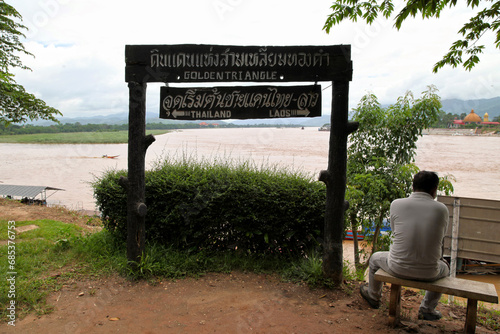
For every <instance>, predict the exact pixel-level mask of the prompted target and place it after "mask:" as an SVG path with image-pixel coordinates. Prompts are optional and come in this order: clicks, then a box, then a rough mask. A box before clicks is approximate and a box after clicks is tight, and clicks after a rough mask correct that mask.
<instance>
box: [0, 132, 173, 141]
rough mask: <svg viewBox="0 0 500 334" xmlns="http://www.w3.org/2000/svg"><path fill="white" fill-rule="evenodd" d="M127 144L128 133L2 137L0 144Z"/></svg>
mask: <svg viewBox="0 0 500 334" xmlns="http://www.w3.org/2000/svg"><path fill="white" fill-rule="evenodd" d="M167 132H169V131H168V130H147V131H146V133H147V134H152V135H161V134H164V133H167ZM127 142H128V131H110V132H69V133H37V134H25V135H2V136H0V143H18V144H123V143H127Z"/></svg>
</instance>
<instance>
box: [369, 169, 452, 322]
mask: <svg viewBox="0 0 500 334" xmlns="http://www.w3.org/2000/svg"><path fill="white" fill-rule="evenodd" d="M438 184H439V177H438V176H437V174H436V173H434V172H429V171H420V172H418V173H417V174H415V176H414V178H413V193H412V194H411V195H410V196H409V197H408V198H400V199H397V200H395V201H394V202H392V203H391V209H390V223H391V229H392V233H393V241H392V244H391V246H390V250H389V251H388V252H377V253H374V254H373V255H372V257H371V258H370V270H369V284H368V285H364V286H361V288H360V292H361V296H363V298H364V299H365V300H366V301H367V302H368V303H369V304H370V306H371V307H372V308H378V307H379V306H380V297H381V295H382V285H383V283H382V282H379V281H376V280H375V277H374V275H375V272H376V271H377V270H378V269H379V268H382V269H383V270H385V271H386V272H387V273H389V274H391V275H393V276H396V277H400V278H403V279H411V280H421V281H435V280H437V279H439V278H442V277H446V276H448V275H449V272H450V270H449V266H448V263H447V262H446V261H445V260H444V259H443V239H444V236H445V233H446V229H447V228H448V221H449V213H448V209H447V208H446V206H445V205H444V204H443V203H440V202H437V201H435V200H434V199H435V198H436V195H437V188H438ZM440 298H441V293H437V292H431V291H427V292H426V294H425V297H424V299H423V300H422V303H421V304H420V309H419V311H418V318H419V319H425V320H439V319H441V317H442V315H441V312H439V311H437V310H436V309H435V308H436V306H437V304H438V302H439V299H440Z"/></svg>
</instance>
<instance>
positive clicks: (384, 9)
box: [323, 0, 500, 72]
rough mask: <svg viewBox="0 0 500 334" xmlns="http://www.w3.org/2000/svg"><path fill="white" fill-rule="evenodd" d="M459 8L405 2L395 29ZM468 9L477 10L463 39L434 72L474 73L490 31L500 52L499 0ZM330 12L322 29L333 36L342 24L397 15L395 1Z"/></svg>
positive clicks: (345, 1) (345, 3)
mask: <svg viewBox="0 0 500 334" xmlns="http://www.w3.org/2000/svg"><path fill="white" fill-rule="evenodd" d="M456 4H457V1H456V0H431V1H415V0H406V1H405V6H404V7H403V8H402V9H401V11H400V12H399V13H398V14H397V15H396V17H395V20H394V27H395V28H396V29H398V30H399V29H400V28H401V26H402V25H403V22H404V21H406V19H408V17H410V16H411V17H415V16H417V15H418V14H420V15H421V16H422V18H423V19H429V18H439V17H440V15H441V12H442V11H443V10H445V9H446V8H447V7H450V8H451V7H454V6H456ZM480 5H481V7H482V9H481V10H479V11H477V10H476V9H477V8H478V7H479V6H480ZM467 7H469V8H470V9H471V11H472V10H474V12H475V15H474V16H472V17H471V18H470V20H469V22H467V23H465V24H464V25H463V27H462V28H461V29H460V30H459V31H458V34H460V35H462V36H463V39H459V40H457V41H456V42H454V43H453V44H452V45H451V47H450V50H449V52H448V53H447V54H445V55H444V56H443V59H442V60H440V61H438V62H437V63H436V64H435V65H434V68H433V71H434V72H437V71H439V69H440V68H442V67H444V66H445V65H450V66H452V67H457V66H458V65H462V66H463V67H464V68H465V69H466V70H471V69H472V68H473V67H474V66H475V65H476V64H477V63H479V56H478V55H479V54H481V53H482V52H483V50H484V45H476V44H477V42H478V41H479V40H480V39H481V37H482V36H483V35H484V34H485V33H486V32H488V31H490V32H492V33H493V34H494V35H495V36H496V37H495V41H494V45H495V47H496V48H498V49H500V0H488V1H480V0H471V1H467ZM331 9H332V11H333V13H332V14H330V15H329V16H328V18H327V20H326V22H325V25H324V27H323V29H324V30H326V32H327V33H329V32H330V29H331V28H332V26H334V25H336V24H340V22H342V21H344V20H349V21H353V22H356V21H357V20H358V18H361V19H363V20H364V21H366V23H368V24H372V23H373V22H374V21H375V19H377V18H378V15H379V14H381V15H382V16H383V17H384V18H386V19H388V18H390V17H391V15H392V14H393V12H394V1H392V0H380V1H377V0H369V1H354V0H338V1H335V2H334V4H333V5H332V6H331Z"/></svg>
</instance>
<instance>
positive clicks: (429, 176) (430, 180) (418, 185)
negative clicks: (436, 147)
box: [413, 170, 439, 195]
mask: <svg viewBox="0 0 500 334" xmlns="http://www.w3.org/2000/svg"><path fill="white" fill-rule="evenodd" d="M438 185H439V177H438V176H437V174H436V173H434V172H429V171H426V170H422V171H420V172H418V173H417V174H415V176H414V177H413V191H423V192H426V193H428V194H430V195H432V191H433V190H434V189H436V188H437V187H438Z"/></svg>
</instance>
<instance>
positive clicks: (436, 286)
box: [375, 269, 498, 333]
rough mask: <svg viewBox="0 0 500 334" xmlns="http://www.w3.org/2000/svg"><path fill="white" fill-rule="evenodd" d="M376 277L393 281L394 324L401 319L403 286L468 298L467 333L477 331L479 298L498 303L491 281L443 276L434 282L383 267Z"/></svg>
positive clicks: (391, 306) (392, 309)
mask: <svg viewBox="0 0 500 334" xmlns="http://www.w3.org/2000/svg"><path fill="white" fill-rule="evenodd" d="M375 279H376V280H377V281H381V282H387V283H391V295H390V302H389V321H390V323H391V325H393V326H395V325H397V324H398V323H399V320H400V319H399V317H400V303H401V287H402V286H406V287H410V288H417V289H422V290H429V291H434V292H441V293H444V294H448V295H453V296H457V297H462V298H467V315H466V318H465V333H474V332H475V331H476V318H477V301H478V300H481V301H485V302H488V303H495V304H496V303H498V295H497V292H496V290H495V286H494V285H493V284H490V283H483V282H476V281H469V280H465V279H460V278H453V277H445V278H441V279H439V280H437V281H434V282H422V281H413V280H408V279H402V278H398V277H395V276H392V275H390V274H388V273H386V272H385V271H384V270H382V269H379V270H377V272H376V273H375Z"/></svg>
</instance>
